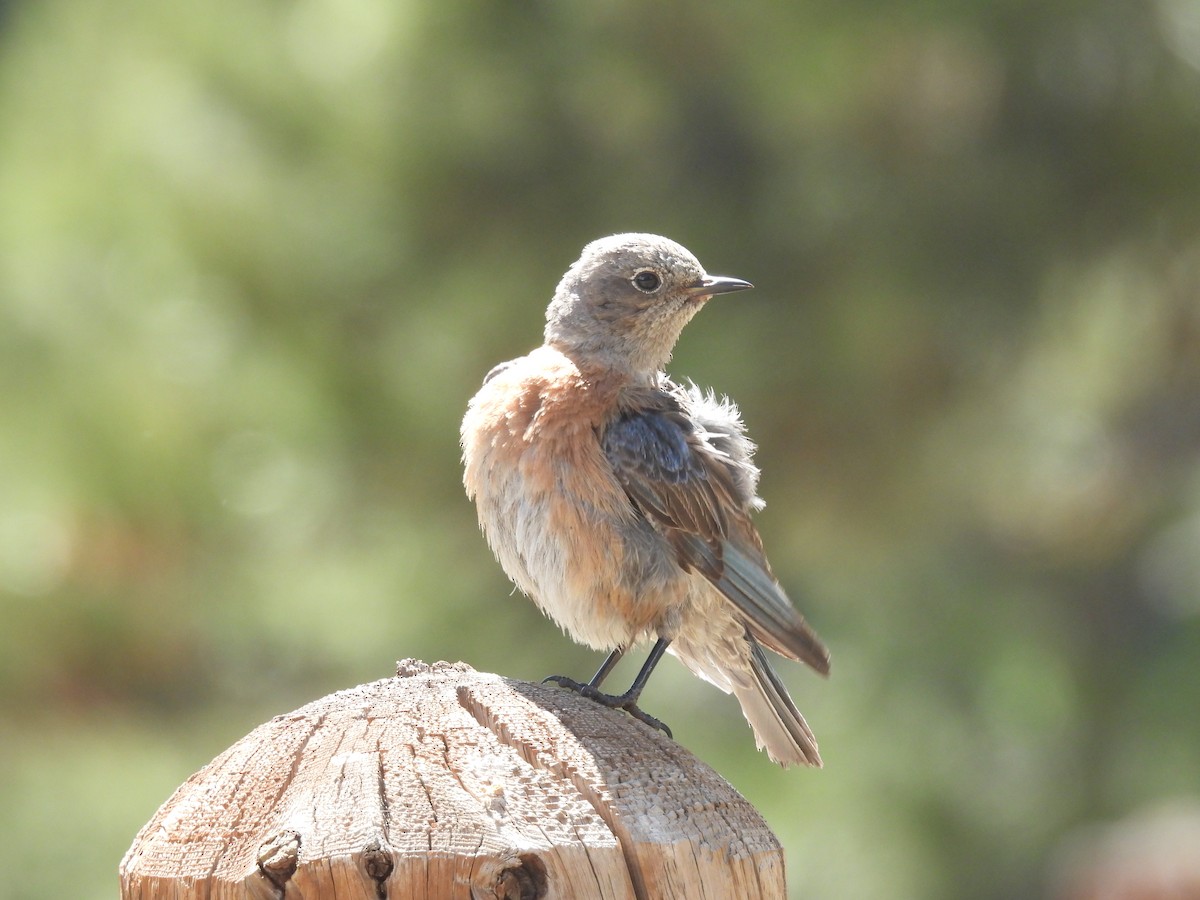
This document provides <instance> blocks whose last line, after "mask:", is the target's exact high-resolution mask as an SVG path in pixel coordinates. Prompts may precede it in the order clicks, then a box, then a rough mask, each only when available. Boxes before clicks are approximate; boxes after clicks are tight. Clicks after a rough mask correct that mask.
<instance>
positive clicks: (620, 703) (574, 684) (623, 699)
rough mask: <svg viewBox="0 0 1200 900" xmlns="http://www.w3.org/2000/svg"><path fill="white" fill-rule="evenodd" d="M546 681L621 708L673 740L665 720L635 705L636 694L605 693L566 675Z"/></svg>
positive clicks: (556, 676) (597, 701)
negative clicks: (660, 719)
mask: <svg viewBox="0 0 1200 900" xmlns="http://www.w3.org/2000/svg"><path fill="white" fill-rule="evenodd" d="M546 682H553V683H554V684H557V685H558V686H559V687H564V688H566V689H567V690H569V691H574V692H575V693H576V694H579V695H580V696H581V697H587V698H588V699H589V700H591V701H593V702H595V703H599V704H600V705H601V706H607V707H608V708H609V709H622V710H624V711H625V712H627V713H629V715H631V716H633V717H634V718H635V719H637V720H638V721H639V722H645V723H646V724H647V725H649V726H650V727H651V728H655V729H657V730H659V731H661V732H662V733H663V734H665V735H666V736H667V737H669V738H670V739H671V740H675V735H673V734H672V733H671V729H670V728H668V727H667V724H666V723H665V722H662V721H659V720H658V719H656V718H654V716H652V715H650V714H649V713H647V712H643V711H642V708H641V707H640V706H638V705H637V700H638V698H637V695H636V694H631V693H625V694H606V693H604V692H603V691H601V690H600V689H599V688H596V687H593V686H592V685H590V684H583V683H581V682H578V681H575V680H574V679H573V678H568V677H567V676H566V675H551V676H550V677H549V678H543V679H542V684H545V683H546Z"/></svg>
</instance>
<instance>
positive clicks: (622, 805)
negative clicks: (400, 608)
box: [120, 660, 786, 900]
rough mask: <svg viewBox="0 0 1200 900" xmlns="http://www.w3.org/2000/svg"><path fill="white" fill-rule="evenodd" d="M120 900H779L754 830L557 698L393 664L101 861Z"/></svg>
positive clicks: (643, 745) (233, 761)
mask: <svg viewBox="0 0 1200 900" xmlns="http://www.w3.org/2000/svg"><path fill="white" fill-rule="evenodd" d="M120 875H121V897H122V898H123V900H135V898H136V900H168V898H170V900H190V898H212V900H217V898H221V900H226V898H256V900H280V898H282V900H294V898H305V900H332V898H335V897H336V898H337V900H358V898H362V900H380V898H391V900H398V898H414V900H415V898H456V900H458V898H471V900H479V898H508V900H534V898H562V900H568V898H573V900H585V898H618V897H621V898H624V897H630V898H706V897H707V898H782V897H784V896H785V894H786V890H785V886H784V868H783V852H782V850H781V848H780V846H779V842H778V841H777V840H776V838H775V836H774V835H773V834H772V833H771V831H770V829H769V828H768V827H767V825H766V823H765V822H764V821H763V819H762V816H760V815H759V813H758V812H757V811H756V810H755V809H754V807H752V806H751V805H750V804H749V803H748V802H747V801H746V800H745V799H744V798H743V797H742V796H741V795H740V794H738V793H737V791H735V790H734V789H733V788H732V787H731V786H730V785H729V783H728V782H726V781H725V780H724V779H723V778H722V777H721V776H720V775H718V774H717V773H716V772H714V771H713V770H712V769H711V768H709V767H708V766H707V765H705V764H704V763H702V762H700V761H699V760H698V759H696V758H695V757H694V756H692V755H691V754H690V753H688V752H687V750H685V749H684V748H683V747H681V746H679V745H678V744H676V743H674V742H672V741H671V740H669V739H668V738H667V737H666V736H665V735H662V734H660V733H658V732H657V731H655V730H653V729H652V728H650V727H649V726H647V725H644V724H643V723H641V722H637V721H635V720H633V719H631V718H629V717H627V716H625V715H624V714H623V713H618V712H614V711H612V710H609V709H605V708H604V707H601V706H599V705H597V704H596V703H593V702H592V701H590V700H587V699H585V698H583V697H580V696H578V695H577V694H574V693H571V692H568V691H564V690H562V689H560V688H554V687H550V686H543V685H539V684H529V683H527V682H522V681H514V680H511V679H507V678H501V677H500V676H498V675H489V674H484V673H480V672H476V671H475V670H473V669H472V668H470V667H469V666H467V665H465V664H463V663H454V664H450V663H435V664H434V665H427V664H426V663H422V662H419V661H416V660H405V661H403V662H401V663H400V664H399V666H398V669H397V675H396V677H395V678H388V679H385V680H383V681H376V682H374V683H372V684H366V685H362V686H360V687H357V688H352V689H350V690H346V691H339V692H338V693H336V694H331V695H330V696H328V697H324V698H322V699H321V700H317V701H315V702H314V703H310V704H308V705H307V706H304V707H302V708H300V709H298V710H296V711H295V712H293V713H290V714H288V715H283V716H277V717H275V718H274V719H272V720H271V721H270V722H267V723H266V724H264V725H261V726H259V727H258V728H256V729H255V730H254V731H253V732H251V733H250V734H249V735H247V736H246V737H245V738H243V739H242V740H240V741H238V742H237V743H236V744H234V745H233V746H232V747H230V748H229V749H228V750H226V751H225V752H224V753H222V754H221V755H220V756H218V757H217V758H216V759H214V760H213V761H212V762H211V763H209V764H208V765H207V766H205V767H204V768H203V769H201V770H200V771H199V772H197V773H196V774H195V775H193V776H192V777H191V778H189V779H188V781H187V782H186V783H185V784H184V785H183V786H182V787H180V788H179V789H178V790H177V791H176V792H175V794H174V795H173V796H172V797H171V798H170V799H169V800H168V801H167V802H166V803H165V804H164V805H163V807H162V808H161V809H159V811H158V812H157V813H156V814H155V816H154V818H153V819H151V820H150V822H149V823H148V824H147V825H146V826H145V827H144V828H142V830H141V832H139V834H138V836H137V837H136V838H135V839H134V842H133V846H132V847H131V848H130V849H129V852H128V853H126V855H125V858H124V859H123V860H122V861H121V867H120Z"/></svg>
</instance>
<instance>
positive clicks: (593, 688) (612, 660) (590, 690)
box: [542, 647, 625, 699]
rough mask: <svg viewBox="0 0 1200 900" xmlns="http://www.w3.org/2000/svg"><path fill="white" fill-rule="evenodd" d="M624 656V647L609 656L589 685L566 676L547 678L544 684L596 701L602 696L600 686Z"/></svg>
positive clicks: (543, 680) (544, 679) (543, 681)
mask: <svg viewBox="0 0 1200 900" xmlns="http://www.w3.org/2000/svg"><path fill="white" fill-rule="evenodd" d="M624 655H625V648H624V647H618V648H617V649H616V650H614V651H613V652H612V653H610V654H608V659H606V660H604V662H603V663H602V664H601V666H600V668H599V669H597V670H596V674H595V675H593V676H592V680H591V681H589V682H588V683H587V684H581V683H580V682H578V681H576V680H575V679H574V678H568V677H567V676H566V675H551V676H549V677H547V678H543V679H542V684H545V683H546V682H547V681H553V682H554V683H555V684H557V685H558V686H559V687H565V688H567V689H568V690H572V691H574V692H575V693H577V694H582V695H583V696H585V697H590V698H592V699H595V696H596V695H600V685H601V684H602V683H603V681H604V679H605V678H607V677H608V673H609V672H611V671H612V670H613V668H614V667H615V666H616V664H617V663H619V662H620V661H621V657H622V656H624ZM600 696H603V695H600Z"/></svg>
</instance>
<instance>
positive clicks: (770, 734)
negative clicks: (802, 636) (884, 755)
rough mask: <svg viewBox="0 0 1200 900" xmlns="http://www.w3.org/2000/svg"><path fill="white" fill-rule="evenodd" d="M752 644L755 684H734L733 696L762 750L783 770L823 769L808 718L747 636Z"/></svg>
mask: <svg viewBox="0 0 1200 900" xmlns="http://www.w3.org/2000/svg"><path fill="white" fill-rule="evenodd" d="M747 640H748V641H749V643H750V671H751V673H752V674H753V676H754V678H753V680H751V681H748V682H744V683H738V682H735V683H734V684H733V692H734V695H735V696H736V697H737V699H738V702H739V703H741V705H742V713H743V715H745V717H746V721H747V722H749V723H750V727H751V728H752V729H754V737H755V740H756V742H757V743H758V749H760V750H762V749H763V748H766V751H767V755H768V756H770V757H771V759H772V760H773V761H774V762H777V763H779V764H780V765H781V766H788V765H792V764H798V765H807V766H816V767H818V768H820V766H821V755H820V754H819V753H818V752H817V739H816V737H814V736H813V733H812V730H811V729H810V728H809V727H808V723H807V722H805V721H804V716H802V715H800V711H799V710H798V709H796V704H794V703H793V702H792V698H791V697H790V696H788V692H787V688H785V687H784V686H783V682H781V681H780V680H779V676H778V675H776V674H775V673H774V672H773V671H772V670H771V666H770V664H769V663H768V662H767V658H766V656H765V655H764V654H763V651H762V647H760V646H759V645H758V642H757V641H755V640H754V639H753V638H751V637H749V635H747Z"/></svg>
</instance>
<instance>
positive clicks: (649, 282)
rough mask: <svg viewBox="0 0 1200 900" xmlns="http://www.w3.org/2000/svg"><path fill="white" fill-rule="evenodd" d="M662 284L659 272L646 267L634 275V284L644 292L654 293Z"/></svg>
mask: <svg viewBox="0 0 1200 900" xmlns="http://www.w3.org/2000/svg"><path fill="white" fill-rule="evenodd" d="M661 284H662V279H661V278H659V277H658V273H657V272H651V271H650V270H649V269H645V270H643V271H641V272H638V273H637V274H636V275H634V276H633V286H634V287H635V288H637V289H638V290H639V291H641V292H642V293H644V294H653V293H654V292H655V291H657V290H658V288H659V286H660V285H661Z"/></svg>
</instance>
